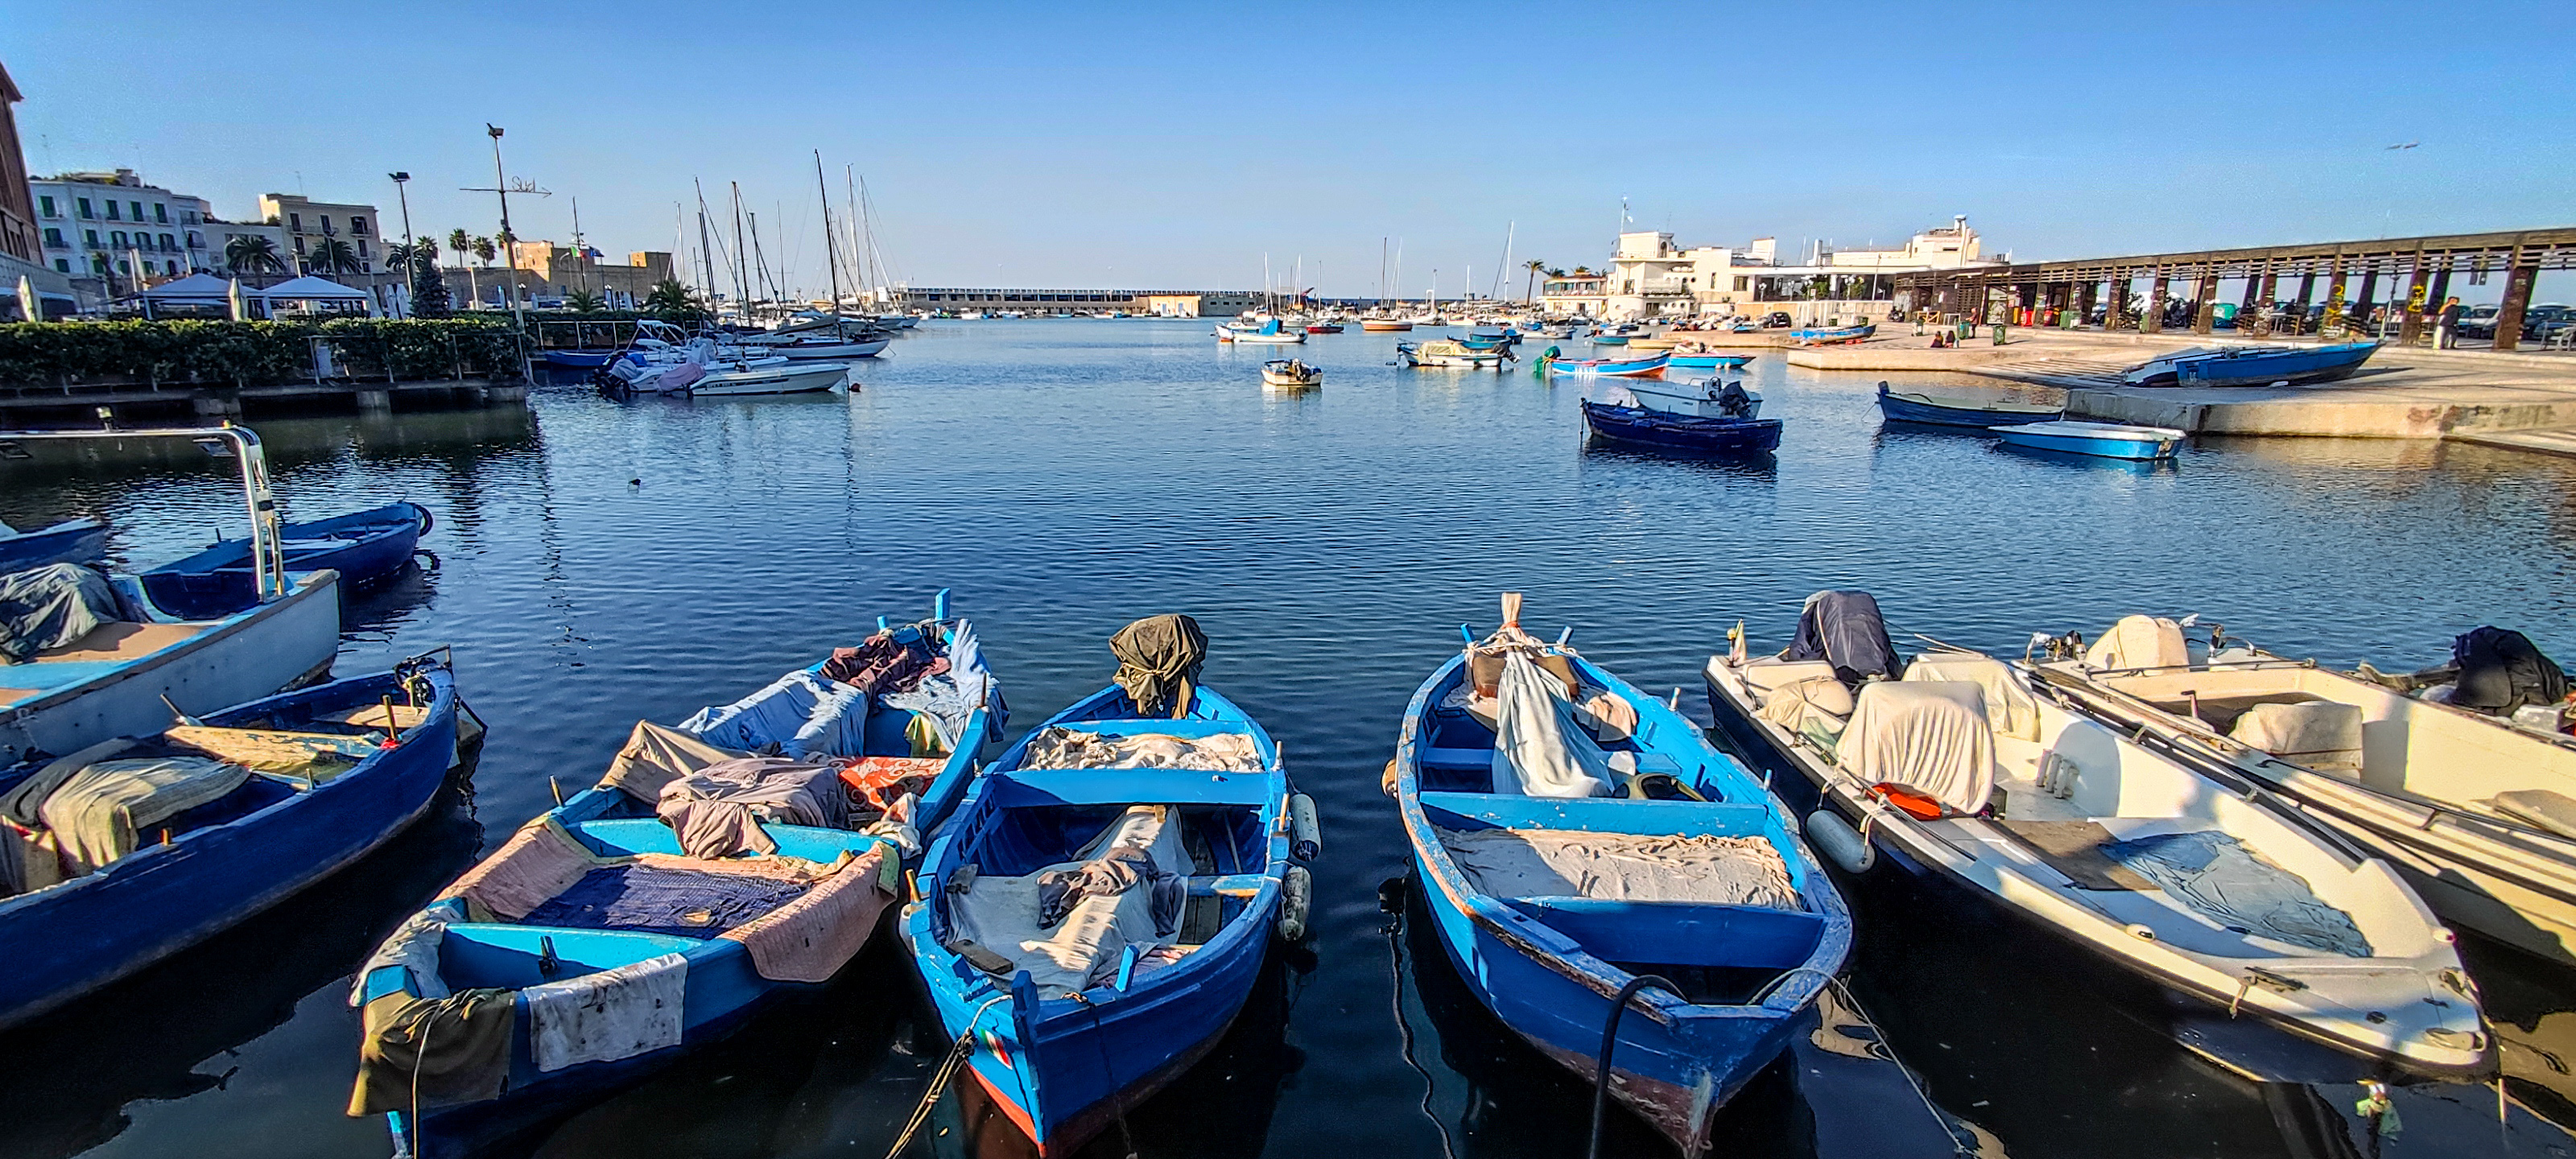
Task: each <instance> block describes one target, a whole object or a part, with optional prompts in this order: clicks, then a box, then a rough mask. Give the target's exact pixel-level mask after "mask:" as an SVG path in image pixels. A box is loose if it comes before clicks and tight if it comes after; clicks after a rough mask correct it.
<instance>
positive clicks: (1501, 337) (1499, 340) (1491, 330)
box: [1456, 326, 1521, 350]
mask: <svg viewBox="0 0 2576 1159" xmlns="http://www.w3.org/2000/svg"><path fill="white" fill-rule="evenodd" d="M1520 340H1521V335H1520V332H1519V331H1517V330H1513V329H1512V328H1510V327H1508V326H1504V327H1493V326H1478V327H1476V328H1474V329H1472V330H1469V331H1468V332H1467V333H1466V334H1465V335H1464V336H1462V337H1460V338H1458V339H1456V341H1457V343H1458V344H1459V345H1460V346H1464V347H1466V348H1467V349H1469V350H1509V349H1511V348H1512V347H1514V346H1516V345H1518V344H1519V343H1520Z"/></svg>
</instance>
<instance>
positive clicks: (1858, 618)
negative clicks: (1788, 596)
mask: <svg viewBox="0 0 2576 1159" xmlns="http://www.w3.org/2000/svg"><path fill="white" fill-rule="evenodd" d="M1782 656H1783V657H1785V658H1786V659H1790V660H1824V661H1828V662H1830V663H1832V664H1833V666H1834V675H1835V676H1837V677H1839V678H1841V680H1842V682H1843V683H1845V684H1858V683H1860V682H1861V681H1863V680H1866V679H1868V678H1870V677H1873V676H1883V677H1887V678H1889V679H1894V678H1895V676H1896V671H1897V666H1896V644H1895V642H1894V641H1891V640H1889V639H1888V638H1887V621H1886V620H1885V619H1883V618H1882V617H1880V615H1879V614H1878V599H1877V598H1876V597H1874V596H1872V595H1870V594H1869V593H1868V592H1859V591H1821V592H1817V593H1816V594H1814V595H1812V596H1808V597H1807V606H1806V607H1805V608H1804V609H1802V610H1800V611H1799V613H1798V635H1797V638H1796V639H1795V640H1793V641H1792V642H1791V643H1790V645H1789V650H1788V651H1787V652H1784V653H1782Z"/></svg>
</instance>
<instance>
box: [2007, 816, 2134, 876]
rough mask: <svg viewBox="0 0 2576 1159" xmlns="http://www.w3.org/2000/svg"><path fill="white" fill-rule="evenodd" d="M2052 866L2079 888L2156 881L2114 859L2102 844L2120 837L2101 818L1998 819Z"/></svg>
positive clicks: (2012, 833) (2008, 831)
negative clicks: (2094, 819) (2103, 825)
mask: <svg viewBox="0 0 2576 1159" xmlns="http://www.w3.org/2000/svg"><path fill="white" fill-rule="evenodd" d="M1996 824H1997V825H1998V826H1999V827H2000V828H2001V829H2002V830H2003V831H2004V832H2006V833H2009V834H2011V835H2012V836H2013V837H2014V838H2016V839H2018V840H2019V841H2020V842H2021V844H2022V845H2024V846H2026V847H2028V848H2029V849H2030V851H2031V852H2032V853H2035V854H2037V855H2038V856H2039V859H2040V860H2041V861H2044V862H2047V863H2048V866H2049V868H2051V869H2054V870H2056V871H2058V872H2059V873H2063V874H2065V875H2066V876H2067V878H2068V879H2069V880H2071V881H2073V882H2074V883H2075V886H2076V888H2078V889H2100V890H2153V889H2155V888H2156V883H2154V882H2152V881H2149V880H2147V879H2146V878H2145V877H2142V876H2140V875H2139V874H2138V872H2137V871H2136V870H2133V869H2130V868H2129V867H2127V866H2125V865H2122V864H2120V863H2119V862H2117V861H2113V860H2111V857H2110V855H2109V854H2107V853H2104V852H2103V851H2102V847H2103V846H2105V845H2108V844H2110V843H2112V842H2114V841H2117V840H2119V838H2117V837H2115V836H2113V835H2112V833H2111V831H2110V830H2108V829H2105V828H2103V827H2102V825H2101V823H2100V822H2098V821H2018V820H2007V821H1998V822H1996Z"/></svg>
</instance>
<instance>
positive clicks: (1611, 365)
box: [1547, 354, 1672, 378]
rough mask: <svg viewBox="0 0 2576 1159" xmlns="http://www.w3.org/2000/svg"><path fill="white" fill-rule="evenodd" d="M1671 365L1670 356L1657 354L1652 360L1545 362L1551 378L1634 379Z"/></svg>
mask: <svg viewBox="0 0 2576 1159" xmlns="http://www.w3.org/2000/svg"><path fill="white" fill-rule="evenodd" d="M1671 364H1672V356H1671V355H1669V354H1658V355H1656V356H1654V357H1652V358H1590V359H1575V360H1571V361H1569V360H1567V359H1562V358H1551V359H1549V360H1547V373H1548V375H1549V376H1550V377H1552V378H1636V377H1642V376H1645V375H1651V374H1662V373H1663V372H1664V368H1665V367H1666V366H1669V365H1671Z"/></svg>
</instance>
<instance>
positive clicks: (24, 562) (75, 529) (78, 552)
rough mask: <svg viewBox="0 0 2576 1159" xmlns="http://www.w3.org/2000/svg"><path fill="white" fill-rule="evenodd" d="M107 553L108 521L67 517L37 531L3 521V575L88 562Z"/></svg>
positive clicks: (0, 566)
mask: <svg viewBox="0 0 2576 1159" xmlns="http://www.w3.org/2000/svg"><path fill="white" fill-rule="evenodd" d="M105 554H107V524H106V522H105V521H103V520H97V519H66V520H64V521H62V522H60V523H56V524H53V525H51V526H47V527H40V528H37V529H36V530H34V531H20V530H18V529H16V528H14V527H11V526H9V525H8V524H6V523H0V575H6V574H8V573H10V572H13V571H25V570H27V569H28V568H31V567H43V566H44V565H46V564H49V563H78V564H88V563H95V562H97V561H98V557H100V556H102V555H105Z"/></svg>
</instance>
